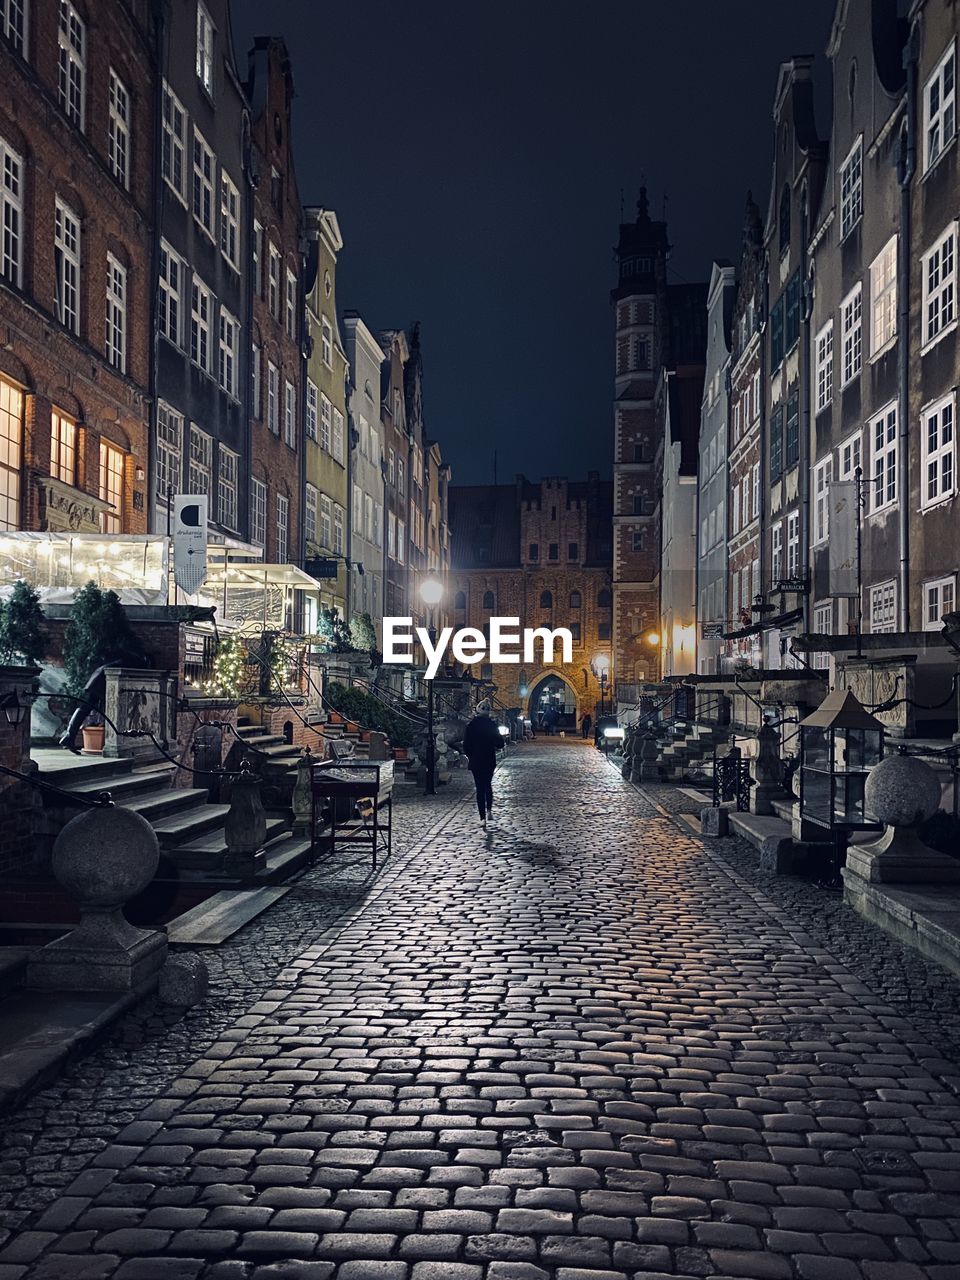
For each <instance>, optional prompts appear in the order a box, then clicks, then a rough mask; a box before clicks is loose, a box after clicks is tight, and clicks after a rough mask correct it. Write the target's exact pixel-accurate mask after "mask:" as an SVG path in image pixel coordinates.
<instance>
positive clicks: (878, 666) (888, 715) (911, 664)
mask: <svg viewBox="0 0 960 1280" xmlns="http://www.w3.org/2000/svg"><path fill="white" fill-rule="evenodd" d="M916 666H917V655H916V654H915V653H913V654H906V655H900V656H892V657H889V658H884V657H880V656H876V657H864V658H852V657H851V658H844V659H842V660H838V662H837V682H838V685H839V687H840V688H841V689H852V690H853V692H854V693H855V694H856V695H857V697H858V698H859V699H860V701H861V702H862V703H863V705H864V706H865V707H875V706H877V705H878V704H881V703H884V702H886V701H887V700H888V699H889V700H893V701H895V702H896V703H897V705H896V706H893V707H891V708H890V710H889V711H874V712H872V713H871V714H873V715H875V716H876V718H877V719H878V720H879V721H880V722H881V723H882V724H883V726H884V728H885V729H886V731H887V734H888V735H889V736H890V737H891V738H912V737H914V736H915V734H916V732H917V726H916V718H915V714H914V708H913V706H912V705H911V699H914V698H915V679H916ZM921 701H922V699H921Z"/></svg>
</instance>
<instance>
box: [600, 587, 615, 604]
mask: <svg viewBox="0 0 960 1280" xmlns="http://www.w3.org/2000/svg"><path fill="white" fill-rule="evenodd" d="M612 601H613V596H612V595H611V594H610V592H609V591H608V590H607V588H606V587H601V588H600V590H599V591H598V592H597V608H598V609H609V608H610V606H611V604H612Z"/></svg>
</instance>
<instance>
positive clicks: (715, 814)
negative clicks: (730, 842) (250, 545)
mask: <svg viewBox="0 0 960 1280" xmlns="http://www.w3.org/2000/svg"><path fill="white" fill-rule="evenodd" d="M700 833H701V835H705V836H728V835H729V834H730V815H729V813H728V812H727V810H726V809H719V808H717V809H715V808H714V807H713V806H712V805H711V806H710V807H709V808H707V809H701V810H700Z"/></svg>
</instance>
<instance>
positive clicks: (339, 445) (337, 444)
mask: <svg viewBox="0 0 960 1280" xmlns="http://www.w3.org/2000/svg"><path fill="white" fill-rule="evenodd" d="M331 444H332V446H333V449H332V452H333V457H334V460H335V461H336V462H339V463H340V464H341V465H342V464H343V414H342V413H341V412H340V410H339V409H338V408H337V407H336V406H334V409H333V431H332V432H331Z"/></svg>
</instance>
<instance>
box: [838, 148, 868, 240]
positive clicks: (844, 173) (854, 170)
mask: <svg viewBox="0 0 960 1280" xmlns="http://www.w3.org/2000/svg"><path fill="white" fill-rule="evenodd" d="M862 214H863V138H862V137H860V138H858V139H857V140H856V142H855V143H854V144H853V147H852V148H851V150H850V154H849V155H848V156H847V158H846V160H844V162H843V164H842V165H841V166H840V239H841V240H842V239H843V238H844V236H846V235H849V233H850V232H851V231H852V230H853V228H854V227H855V226H856V225H857V223H858V222H859V221H860V218H861V216H862Z"/></svg>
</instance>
